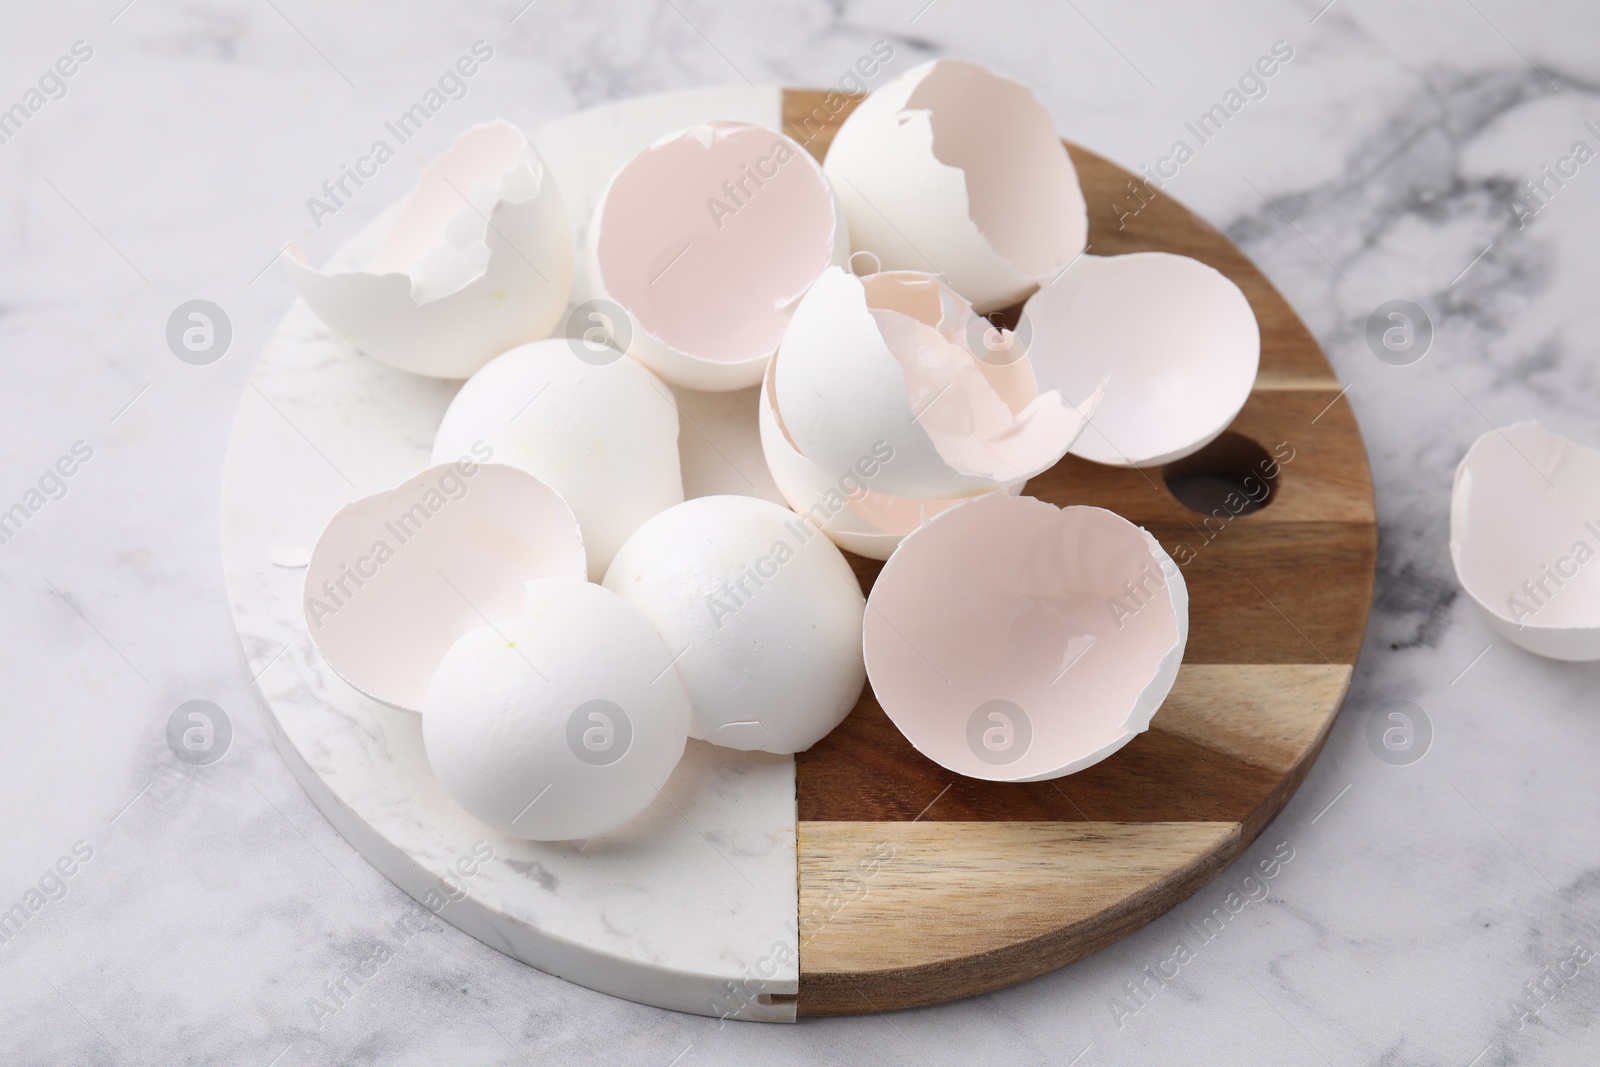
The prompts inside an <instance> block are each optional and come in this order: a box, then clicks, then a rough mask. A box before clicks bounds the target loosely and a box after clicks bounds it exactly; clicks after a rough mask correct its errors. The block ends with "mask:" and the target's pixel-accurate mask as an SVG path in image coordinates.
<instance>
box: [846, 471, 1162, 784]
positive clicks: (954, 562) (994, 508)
mask: <svg viewBox="0 0 1600 1067" xmlns="http://www.w3.org/2000/svg"><path fill="white" fill-rule="evenodd" d="M1188 620H1189V596H1188V590H1187V587H1186V586H1185V584H1184V580H1183V575H1182V574H1181V573H1180V572H1179V570H1178V567H1177V565H1176V564H1175V563H1173V561H1172V559H1171V557H1169V556H1168V555H1167V554H1166V552H1164V551H1163V550H1162V549H1161V546H1160V545H1159V544H1158V543H1157V542H1156V540H1155V538H1153V537H1151V536H1150V535H1149V534H1148V533H1146V532H1145V531H1144V530H1142V529H1140V528H1139V527H1137V526H1135V525H1134V524H1132V523H1130V522H1128V521H1127V520H1126V519H1124V518H1121V517H1120V516H1118V515H1116V514H1114V513H1113V512H1110V511H1106V510H1104V509H1102V508H1094V507H1081V506H1075V507H1067V508H1057V507H1056V506H1055V505H1053V504H1048V503H1045V502H1044V501H1040V500H1036V499H1034V498H1033V497H1012V496H1007V495H1005V494H1003V493H990V494H987V495H985V496H981V497H977V498H975V499H973V500H969V501H965V502H963V503H961V504H958V505H956V506H955V507H953V508H950V509H949V510H948V511H945V512H944V513H943V514H941V515H939V516H938V517H937V518H935V519H933V520H931V521H930V522H929V523H928V524H927V525H926V526H924V527H922V528H921V529H919V530H917V531H916V532H915V533H913V534H911V535H910V536H908V537H907V538H906V539H905V541H903V542H902V543H901V545H900V547H899V549H897V550H896V551H895V554H894V555H893V556H891V557H890V559H889V562H888V563H887V564H885V565H884V568H883V571H882V573H881V574H879V576H878V580H877V583H876V584H875V585H874V586H873V588H872V595H871V596H870V597H869V598H868V601H867V618H866V627H865V637H864V643H865V648H866V661H867V675H868V677H869V678H871V680H872V688H873V692H874V693H875V694H876V695H877V698H878V702H879V703H880V704H881V705H882V706H883V710H884V711H885V712H886V713H887V714H888V716H889V718H890V719H892V720H893V721H894V724H895V725H896V726H897V727H899V728H900V731H901V733H903V734H905V736H906V737H907V738H908V739H909V740H910V741H911V743H912V744H913V745H914V746H916V748H917V750H918V751H919V752H921V753H922V754H923V755H925V756H927V757H928V758H929V759H931V760H933V761H934V762H936V763H938V764H939V765H940V766H943V767H945V768H948V769H949V770H952V771H956V772H957V773H959V774H964V775H967V776H969V777H973V778H984V779H988V780H990V781H998V782H1022V781H1039V780H1041V779H1046V778H1059V777H1061V776H1062V775H1066V774H1071V773H1073V772H1074V771H1080V770H1082V769H1083V768H1085V767H1088V766H1091V765H1093V764H1095V763H1098V762H1100V761H1101V760H1103V759H1105V758H1106V757H1107V756H1109V755H1111V754H1112V753H1113V752H1115V751H1117V749H1119V748H1121V747H1122V746H1123V745H1125V744H1127V742H1128V741H1129V740H1131V739H1132V738H1133V737H1134V736H1135V735H1137V734H1138V733H1140V732H1142V731H1143V730H1145V729H1146V728H1148V727H1149V725H1150V719H1151V717H1152V716H1153V715H1154V714H1155V712H1156V710H1157V709H1158V708H1159V707H1160V706H1161V702H1162V701H1163V700H1165V699H1166V695H1167V693H1168V692H1169V691H1170V690H1171V688H1172V684H1173V682H1174V681H1175V680H1176V679H1177V675H1178V666H1179V664H1180V663H1181V662H1182V659H1183V649H1184V645H1185V643H1186V641H1187V639H1188V629H1189V621H1188Z"/></svg>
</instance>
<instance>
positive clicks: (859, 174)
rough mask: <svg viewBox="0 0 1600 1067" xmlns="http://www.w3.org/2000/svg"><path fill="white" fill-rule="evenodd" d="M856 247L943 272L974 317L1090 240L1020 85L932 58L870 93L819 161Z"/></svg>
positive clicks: (1042, 122)
mask: <svg viewBox="0 0 1600 1067" xmlns="http://www.w3.org/2000/svg"><path fill="white" fill-rule="evenodd" d="M823 166H824V169H825V171H826V172H827V175H828V178H829V179H830V180H831V181H832V182H833V186H834V190H835V192H836V193H837V195H838V197H839V203H840V205H841V206H842V207H843V208H844V212H845V217H846V219H847V220H848V222H849V225H850V236H851V241H852V243H853V244H854V246H855V247H856V248H858V249H864V250H867V251H870V252H873V253H875V254H876V255H877V256H878V258H879V260H880V261H881V262H882V264H883V266H884V268H885V269H887V270H921V271H931V272H937V273H939V274H941V276H942V277H944V279H945V280H946V281H948V282H949V283H950V285H951V286H953V287H954V288H955V290H956V291H957V292H959V293H960V294H961V295H962V296H964V297H966V298H967V299H968V300H969V301H971V302H972V303H973V304H974V305H975V306H976V307H977V309H978V310H979V311H980V312H983V313H988V312H990V311H994V310H997V309H999V308H1002V307H1006V306H1008V305H1010V304H1014V303H1016V302H1017V301H1019V300H1021V299H1023V298H1024V297H1026V296H1027V295H1028V294H1029V293H1031V292H1032V291H1033V290H1034V289H1035V288H1037V287H1038V286H1039V284H1040V283H1041V282H1043V281H1045V280H1046V279H1048V278H1050V277H1052V276H1053V275H1055V274H1056V272H1058V271H1059V270H1061V268H1062V267H1064V266H1066V265H1067V264H1068V263H1070V262H1072V260H1073V258H1074V257H1075V256H1077V255H1078V254H1079V253H1080V252H1082V251H1083V249H1084V245H1085V242H1086V241H1087V240H1088V233H1089V216H1088V210H1087V208H1086V207H1085V205H1084V199H1083V190H1082V189H1081V188H1080V187H1079V184H1078V173H1077V170H1076V169H1075V168H1074V167H1073V165H1072V159H1071V157H1069V156H1068V155H1067V150H1066V148H1065V147H1064V146H1063V145H1062V143H1061V138H1060V137H1059V136H1057V134H1056V131H1055V124H1054V122H1052V120H1051V118H1050V113H1049V112H1048V111H1046V110H1045V107H1044V105H1043V104H1041V103H1040V102H1039V100H1038V98H1037V97H1035V96H1034V95H1033V93H1032V91H1030V90H1029V89H1028V88H1027V87H1026V86H1024V85H1021V84H1019V83H1018V82H1015V81H1012V80H1011V79H1009V78H1003V77H1001V76H999V75H997V74H994V73H992V72H990V71H988V70H985V69H984V68H983V67H980V66H978V65H977V64H975V63H968V62H964V61H962V60H956V59H939V60H934V61H932V62H929V63H924V64H922V65H921V66H918V67H913V68H912V69H911V70H908V71H906V72H905V73H904V74H901V75H899V76H898V77H896V78H894V79H893V80H892V81H889V82H886V83H885V84H884V85H882V86H880V87H879V88H878V89H876V90H874V91H873V92H872V93H871V94H869V95H868V96H867V98H866V99H865V100H863V101H862V102H861V105H860V106H859V107H857V108H856V109H855V111H854V112H853V113H852V114H851V115H850V117H849V118H847V119H846V120H845V121H844V124H843V125H842V126H840V128H839V132H838V133H837V134H836V135H835V137H834V139H833V144H832V145H831V146H830V147H829V149H828V154H827V158H826V160H825V161H824V164H823Z"/></svg>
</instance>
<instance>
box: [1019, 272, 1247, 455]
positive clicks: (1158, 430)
mask: <svg viewBox="0 0 1600 1067" xmlns="http://www.w3.org/2000/svg"><path fill="white" fill-rule="evenodd" d="M1022 313H1023V316H1024V317H1025V318H1027V320H1028V322H1029V325H1030V327H1031V330H1032V335H1033V336H1032V342H1031V344H1030V345H1029V347H1028V356H1029V358H1030V359H1031V360H1032V361H1033V369H1034V373H1035V374H1036V375H1037V376H1038V379H1039V381H1040V383H1041V384H1042V385H1043V386H1044V387H1045V388H1053V389H1058V390H1060V391H1061V394H1062V395H1063V396H1064V397H1066V398H1067V400H1068V401H1069V402H1076V401H1081V400H1083V399H1084V398H1086V397H1088V396H1089V395H1090V394H1091V393H1092V392H1093V391H1094V390H1095V388H1096V387H1097V386H1098V385H1099V383H1100V382H1102V381H1104V382H1107V385H1106V390H1105V398H1104V400H1102V401H1101V403H1100V405H1099V407H1098V408H1097V410H1096V411H1095V413H1094V418H1093V421H1092V422H1091V424H1090V428H1089V430H1088V431H1087V432H1086V433H1084V434H1083V435H1082V436H1081V437H1079V438H1078V439H1077V440H1076V442H1074V443H1073V445H1072V448H1071V451H1072V454H1073V455H1075V456H1081V457H1083V458H1084V459H1088V460H1093V461H1094V462H1096V463H1105V464H1108V465H1110V466H1114V467H1125V466H1134V467H1150V466H1157V465H1160V464H1163V463H1171V462H1172V461H1173V460H1176V459H1182V458H1183V457H1184V456H1187V455H1190V454H1192V453H1194V452H1198V451H1199V450H1200V449H1201V448H1204V447H1205V446H1206V445H1207V444H1209V443H1210V442H1211V441H1213V440H1214V439H1215V438H1216V437H1217V435H1218V434H1220V433H1222V431H1223V430H1225V429H1227V427H1228V424H1229V423H1231V422H1232V421H1233V420H1234V417H1235V416H1237V415H1238V414H1239V410H1240V409H1241V408H1243V407H1244V403H1245V401H1246V400H1248V399H1249V398H1250V390H1251V389H1252V388H1253V387H1254V385H1255V380H1256V369H1257V367H1258V366H1259V365H1260V362H1261V331H1260V328H1259V327H1258V326H1257V324H1256V317H1255V313H1254V312H1253V311H1251V310H1250V302H1249V301H1248V300H1247V299H1245V295H1244V294H1243V293H1242V292H1240V291H1239V287H1238V286H1237V285H1234V284H1233V282H1231V281H1229V280H1228V279H1227V278H1225V277H1224V276H1223V275H1222V274H1220V273H1219V272H1217V271H1215V270H1213V269H1212V268H1210V267H1208V266H1206V265H1205V264H1204V263H1201V262H1200V261H1199V260H1196V259H1190V258H1189V257H1187V256H1175V255H1172V254H1170V253H1167V252H1136V253H1133V254H1131V255H1126V256H1084V257H1083V258H1082V259H1080V260H1079V261H1078V262H1077V263H1075V264H1074V265H1073V266H1072V268H1071V269H1070V270H1068V271H1067V272H1066V273H1064V274H1063V275H1061V277H1060V278H1059V279H1058V280H1057V281H1055V282H1054V283H1053V284H1050V285H1046V286H1045V287H1044V288H1042V289H1040V290H1039V291H1038V292H1037V293H1035V294H1034V295H1033V296H1032V297H1030V298H1029V299H1028V303H1027V304H1026V305H1025V306H1024V308H1023V312H1022Z"/></svg>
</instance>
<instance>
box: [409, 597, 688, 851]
mask: <svg viewBox="0 0 1600 1067" xmlns="http://www.w3.org/2000/svg"><path fill="white" fill-rule="evenodd" d="M688 730H689V700H688V697H687V696H685V694H684V691H683V684H682V683H681V682H680V681H679V680H678V676H677V675H676V674H675V673H674V672H673V670H672V657H671V655H670V654H669V653H668V652H667V648H666V646H665V645H664V644H663V643H662V641H661V638H660V636H659V635H657V634H656V632H655V630H653V629H652V628H651V627H650V624H649V623H648V622H646V621H645V620H644V618H643V617H642V616H641V615H640V614H639V612H637V611H635V610H634V609H633V608H631V607H629V606H628V605H627V604H626V603H624V602H623V600H622V599H621V598H619V597H617V596H616V595H614V594H612V593H610V592H608V591H607V590H605V589H602V588H601V587H600V586H598V585H593V584H590V583H588V582H584V581H581V580H570V579H568V580H563V579H553V580H548V581H539V582H530V583H528V586H527V607H526V610H525V611H524V612H523V613H522V614H521V615H519V616H516V617H514V618H509V619H504V620H502V621H498V622H495V623H493V624H492V625H489V626H481V627H479V628H478V629H475V630H473V631H472V632H470V633H468V634H466V635H464V636H463V637H462V638H461V639H460V640H458V641H457V642H456V643H455V644H454V645H452V646H451V648H450V651H449V652H448V653H447V654H446V655H445V657H444V660H443V662H441V663H440V664H439V668H438V670H437V671H436V672H435V673H434V676H433V681H432V683H431V684H430V685H429V686H428V696H427V701H426V704H425V706H424V708H423V714H422V742H423V746H424V748H425V749H426V751H427V755H428V762H429V764H431V765H432V767H433V772H434V774H435V775H436V776H437V777H438V779H439V783H440V784H441V785H442V786H444V789H445V792H447V793H449V794H450V796H451V797H452V798H453V799H454V800H455V801H456V803H458V804H460V805H461V806H462V807H463V808H465V809H466V810H467V812H468V813H469V814H471V815H472V816H473V817H474V818H476V819H478V820H479V821H480V822H483V823H485V824H486V825H488V826H491V827H493V828H494V829H496V830H498V831H500V832H501V833H504V834H508V835H510V836H512V837H520V838H529V839H532V840H535V841H576V840H584V839H587V838H591V837H599V836H601V835H602V834H607V833H610V832H611V831H612V830H616V829H618V828H620V827H622V826H623V825H625V824H626V823H628V821H629V820H631V819H633V818H634V817H635V816H636V815H638V814H639V813H640V812H642V811H644V809H645V808H647V807H648V806H649V805H650V803H651V802H652V801H653V800H655V798H656V796H657V794H658V792H659V791H660V789H661V787H662V786H663V785H665V784H666V781H667V778H668V777H669V776H670V775H671V774H672V771H673V768H674V767H676V766H677V765H678V761H679V760H680V759H681V758H682V756H683V749H684V745H685V743H686V740H687V738H688Z"/></svg>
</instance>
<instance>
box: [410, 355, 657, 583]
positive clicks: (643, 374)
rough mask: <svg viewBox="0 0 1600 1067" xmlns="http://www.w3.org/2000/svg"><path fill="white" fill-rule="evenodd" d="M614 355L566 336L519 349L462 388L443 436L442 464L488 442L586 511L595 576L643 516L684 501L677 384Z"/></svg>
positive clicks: (438, 454) (581, 513)
mask: <svg viewBox="0 0 1600 1067" xmlns="http://www.w3.org/2000/svg"><path fill="white" fill-rule="evenodd" d="M584 351H585V352H587V350H586V349H585V350H584ZM611 355H612V356H613V357H615V358H612V359H610V360H609V361H599V362H591V361H590V360H588V359H580V358H578V356H577V355H576V354H575V352H574V349H573V347H572V345H571V343H569V342H568V341H566V340H557V339H552V340H546V341H535V342H534V343H533V344H528V345H522V346H520V347H517V348H514V349H512V350H511V351H509V352H507V353H505V354H504V355H502V356H498V357H496V358H495V359H494V360H492V361H491V362H490V363H489V364H488V365H486V366H485V367H484V368H483V369H482V370H480V371H478V372H477V373H476V374H474V375H473V376H472V377H471V378H469V379H468V380H467V383H466V384H465V385H463V386H462V387H461V391H460V392H459V393H457V394H456V396H455V399H454V400H452V401H451V402H450V407H449V408H448V409H447V410H446V411H445V414H444V420H443V421H442V422H441V423H440V424H439V433H438V436H437V437H436V438H435V439H434V443H433V461H434V462H435V463H444V462H448V461H450V460H452V459H455V458H456V457H459V456H463V455H467V454H469V452H470V451H471V449H472V448H473V446H474V445H475V444H480V443H482V444H486V445H487V446H488V447H489V448H491V449H492V450H493V453H494V458H495V460H496V462H499V463H507V464H510V465H511V466H513V467H519V468H521V469H522V470H525V471H527V472H528V473H529V474H532V475H533V476H534V477H536V478H538V479H539V480H540V481H542V482H544V483H545V484H546V485H548V486H550V487H551V488H552V489H554V490H555V491H556V492H558V493H560V494H561V497H562V499H564V500H565V501H566V502H567V504H568V506H570V507H571V508H572V510H573V512H574V514H576V515H577V517H578V526H579V528H580V529H581V530H582V531H583V543H584V548H585V549H586V550H587V552H588V559H589V577H590V579H591V580H593V581H599V580H600V579H601V578H602V577H604V575H605V572H606V567H607V566H609V565H610V563H611V557H612V556H613V555H615V554H616V551H617V549H618V548H620V547H621V546H622V543H623V542H624V541H626V540H627V539H628V536H629V535H630V534H632V533H633V531H634V530H636V529H638V528H639V525H640V524H641V523H643V522H644V521H645V520H646V519H648V518H650V517H651V516H652V515H655V514H656V513H657V512H660V511H663V510H665V509H666V508H669V507H671V506H672V505H674V504H677V503H681V502H682V500H683V478H682V474H681V472H680V471H679V468H678V406H677V402H676V401H675V399H674V398H673V395H672V391H671V390H670V389H668V388H667V387H666V385H664V384H663V383H662V382H661V381H660V380H659V379H657V378H656V376H655V375H654V374H651V373H650V372H649V371H648V370H646V369H645V368H644V367H642V366H641V365H639V364H638V363H636V362H634V361H633V360H632V359H629V358H627V357H625V356H623V355H622V354H621V353H619V352H615V351H613V352H612V353H611Z"/></svg>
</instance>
